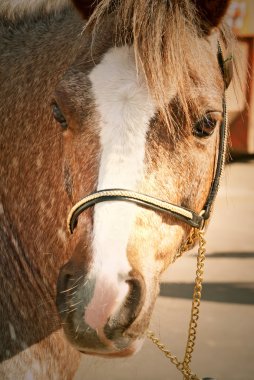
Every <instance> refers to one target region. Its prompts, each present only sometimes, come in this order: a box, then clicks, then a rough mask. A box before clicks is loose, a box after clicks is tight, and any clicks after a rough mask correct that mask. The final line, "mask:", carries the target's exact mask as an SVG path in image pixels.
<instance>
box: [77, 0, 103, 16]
mask: <svg viewBox="0 0 254 380" xmlns="http://www.w3.org/2000/svg"><path fill="white" fill-rule="evenodd" d="M99 2H100V0H90V1H89V0H72V3H73V4H74V6H75V7H76V8H77V10H78V11H79V12H80V13H81V14H82V16H83V17H84V19H88V18H89V17H90V16H91V15H92V13H93V11H94V9H95V8H96V6H97V5H98V4H99Z"/></svg>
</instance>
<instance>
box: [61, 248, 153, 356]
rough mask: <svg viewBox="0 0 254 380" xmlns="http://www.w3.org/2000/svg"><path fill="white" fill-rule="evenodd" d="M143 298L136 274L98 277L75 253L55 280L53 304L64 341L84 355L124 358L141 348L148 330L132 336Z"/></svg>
mask: <svg viewBox="0 0 254 380" xmlns="http://www.w3.org/2000/svg"><path fill="white" fill-rule="evenodd" d="M144 298H145V284H144V281H143V279H142V277H141V276H140V275H138V274H128V276H125V277H124V276H122V275H120V274H119V275H117V276H112V275H107V274H106V273H105V274H103V272H102V273H101V272H100V273H99V275H98V276H96V275H95V274H93V273H91V272H88V271H86V270H85V263H84V262H82V259H81V255H80V254H78V253H77V250H76V252H75V253H74V255H73V257H72V258H71V259H70V260H69V261H68V262H67V264H65V265H64V266H63V267H62V268H61V270H60V274H59V277H58V283H57V298H56V304H57V308H58V311H59V314H60V316H61V320H62V325H63V329H64V332H65V335H66V337H67V339H68V340H69V341H70V343H71V344H72V345H74V346H75V347H76V348H77V349H78V350H79V351H81V352H84V353H86V354H93V355H106V356H127V355H131V354H133V353H134V352H136V351H137V350H138V349H139V348H140V347H141V345H142V344H141V341H142V340H143V339H142V335H144V333H145V330H146V328H147V326H146V325H145V324H144V325H143V329H139V333H138V334H136V333H135V334H133V333H132V325H133V324H134V325H135V321H136V319H137V317H138V316H139V314H140V312H141V310H142V306H143V303H144Z"/></svg>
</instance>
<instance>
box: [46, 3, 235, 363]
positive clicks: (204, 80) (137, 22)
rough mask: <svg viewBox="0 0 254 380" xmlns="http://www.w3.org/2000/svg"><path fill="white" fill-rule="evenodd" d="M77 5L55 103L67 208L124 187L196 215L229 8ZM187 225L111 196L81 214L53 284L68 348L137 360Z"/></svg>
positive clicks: (211, 152)
mask: <svg viewBox="0 0 254 380" xmlns="http://www.w3.org/2000/svg"><path fill="white" fill-rule="evenodd" d="M74 3H75V5H76V6H77V8H78V9H79V10H80V11H81V12H82V14H83V15H84V17H85V18H87V16H88V15H89V17H90V19H89V22H88V25H87V27H86V29H85V31H84V35H87V36H86V43H84V47H83V49H82V51H81V52H80V54H79V56H78V57H77V59H76V60H75V62H74V63H73V64H72V65H71V67H70V68H69V69H68V70H67V72H66V73H65V75H64V76H63V77H62V79H61V80H60V81H59V83H58V84H57V86H56V89H55V95H54V99H53V101H52V109H53V114H54V117H55V119H56V123H55V127H56V128H58V129H60V130H61V133H62V139H63V149H64V152H65V154H64V168H65V174H64V181H65V188H66V192H67V194H68V197H69V202H70V208H71V206H73V205H74V204H75V203H77V202H78V201H79V200H80V199H82V198H83V197H85V196H87V195H88V194H91V193H94V192H96V191H100V190H106V189H119V188H121V189H127V190H131V191H136V192H139V193H142V194H148V195H149V196H153V197H155V198H158V199H161V200H164V201H166V202H170V203H173V204H175V205H178V206H180V207H184V208H187V209H191V210H193V211H195V212H196V213H197V214H198V213H199V212H200V211H201V210H202V208H203V207H204V203H205V201H206V199H207V196H208V193H209V189H210V187H211V183H212V180H213V177H214V168H215V165H216V160H217V153H216V152H217V149H218V141H219V134H220V126H221V123H222V122H223V96H224V95H223V94H224V87H225V84H224V81H223V78H222V75H221V69H220V65H219V63H218V39H219V38H220V33H221V32H220V30H219V28H218V25H219V24H220V22H221V19H222V17H223V16H224V14H225V11H226V9H227V6H228V2H227V1H223V2H218V1H215V2H209V1H203V2H201V1H200V2H199V1H195V2H194V1H193V2H192V1H181V2H177V1H168V2H166V1H165V2H163V1H161V2H157V3H156V7H155V6H154V7H153V6H152V4H151V3H152V2H145V1H138V2H137V1H132V0H128V1H125V2H119V4H118V3H117V5H114V4H113V2H111V1H101V2H99V4H98V6H97V8H96V9H95V10H94V9H93V5H92V3H89V2H84V1H74ZM111 3H112V4H111ZM211 7H212V9H210V8H211ZM90 45H91V47H89V48H88V46H90ZM190 229H191V227H190V226H189V225H188V224H187V223H185V222H184V221H181V220H179V219H178V218H176V217H175V216H174V215H168V214H164V213H163V212H161V211H154V210H151V209H149V208H148V207H141V206H138V205H136V204H134V203H128V202H127V201H125V202H123V201H120V200H119V201H112V200H111V199H108V200H107V201H106V202H103V203H98V204H96V205H94V206H93V207H91V208H89V209H88V210H86V211H85V212H83V213H82V214H81V215H80V216H79V219H78V223H77V226H76V228H75V230H74V233H73V234H72V235H69V238H68V243H67V252H68V255H69V261H68V262H67V263H66V264H65V265H64V266H63V267H62V269H61V271H60V275H59V279H58V286H57V306H58V310H59V313H60V315H61V318H62V321H63V328H64V331H65V334H66V336H67V338H68V340H69V341H70V342H71V343H72V344H73V345H74V346H75V347H77V348H78V350H80V351H81V352H85V353H90V354H98V355H106V356H124V355H129V354H132V353H133V352H135V351H136V350H137V349H138V348H139V347H140V346H141V343H142V340H143V337H144V335H145V332H146V329H147V327H148V324H149V321H150V317H151V313H152V310H153V307H154V303H155V300H156V296H157V294H158V291H159V279H160V275H161V273H162V272H163V271H164V270H165V269H166V268H167V267H168V265H169V264H170V263H172V262H173V261H174V258H175V256H176V255H177V253H179V251H180V250H181V247H182V245H183V244H184V242H185V241H186V239H187V238H188V236H189V234H190Z"/></svg>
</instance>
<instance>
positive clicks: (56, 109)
mask: <svg viewBox="0 0 254 380" xmlns="http://www.w3.org/2000/svg"><path fill="white" fill-rule="evenodd" d="M52 112H53V116H54V118H55V120H56V121H57V122H58V123H59V124H60V125H61V127H62V128H63V129H67V128H68V124H67V121H66V119H65V117H64V116H63V114H62V111H61V110H60V108H59V106H58V105H57V104H56V103H54V104H53V105H52Z"/></svg>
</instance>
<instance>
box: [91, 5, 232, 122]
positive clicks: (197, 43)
mask: <svg viewBox="0 0 254 380" xmlns="http://www.w3.org/2000/svg"><path fill="white" fill-rule="evenodd" d="M112 4H113V6H112ZM112 12H114V17H115V20H116V28H117V33H116V35H117V36H118V39H119V38H120V39H121V42H122V43H123V42H124V43H127V44H128V43H132V44H133V46H134V53H135V60H136V66H137V69H138V70H142V71H143V73H144V75H145V78H146V81H147V84H148V88H149V90H150V93H151V94H152V96H153V98H154V99H155V102H156V105H157V107H158V109H159V111H160V114H161V115H162V117H163V119H164V121H165V122H166V123H167V124H168V125H169V124H170V123H171V122H172V121H173V120H172V116H171V115H170V112H167V107H165V105H167V104H168V99H169V93H168V91H169V89H170V88H172V82H173V84H176V85H177V90H178V93H177V96H178V101H179V102H180V106H181V108H182V110H183V112H184V114H185V115H186V117H187V119H188V118H189V116H188V115H189V114H190V112H189V111H190V108H192V110H193V108H195V104H194V107H193V104H192V105H190V104H189V100H187V97H186V88H190V87H191V86H193V78H196V77H198V75H195V71H197V70H198V68H199V65H200V59H201V57H202V56H203V55H204V52H203V51H202V48H203V45H202V43H201V39H202V38H205V37H206V36H204V32H203V30H204V20H202V18H201V17H200V15H199V14H198V11H197V9H196V7H195V2H193V1H191V0H180V1H179V0H171V1H154V0H124V1H114V2H113V1H112V0H102V1H101V2H100V3H99V4H98V6H97V7H96V9H95V12H94V13H93V15H92V17H91V18H90V20H89V23H88V24H87V28H89V27H91V28H92V29H93V31H94V33H96V29H97V27H98V26H99V24H100V22H101V21H102V19H103V18H104V17H107V15H108V14H109V13H112ZM218 34H219V35H221V36H222V37H223V41H224V43H225V44H226V45H229V43H230V40H231V35H230V34H229V32H228V31H227V29H225V28H224V27H223V26H220V28H219V29H218ZM118 42H119V41H116V43H118ZM210 71H211V70H209V65H207V73H206V74H207V75H206V78H204V82H203V83H200V86H202V85H204V86H207V81H208V80H209V75H211V74H210ZM194 103H195V101H194ZM192 112H193V111H192ZM189 121H190V120H189Z"/></svg>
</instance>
